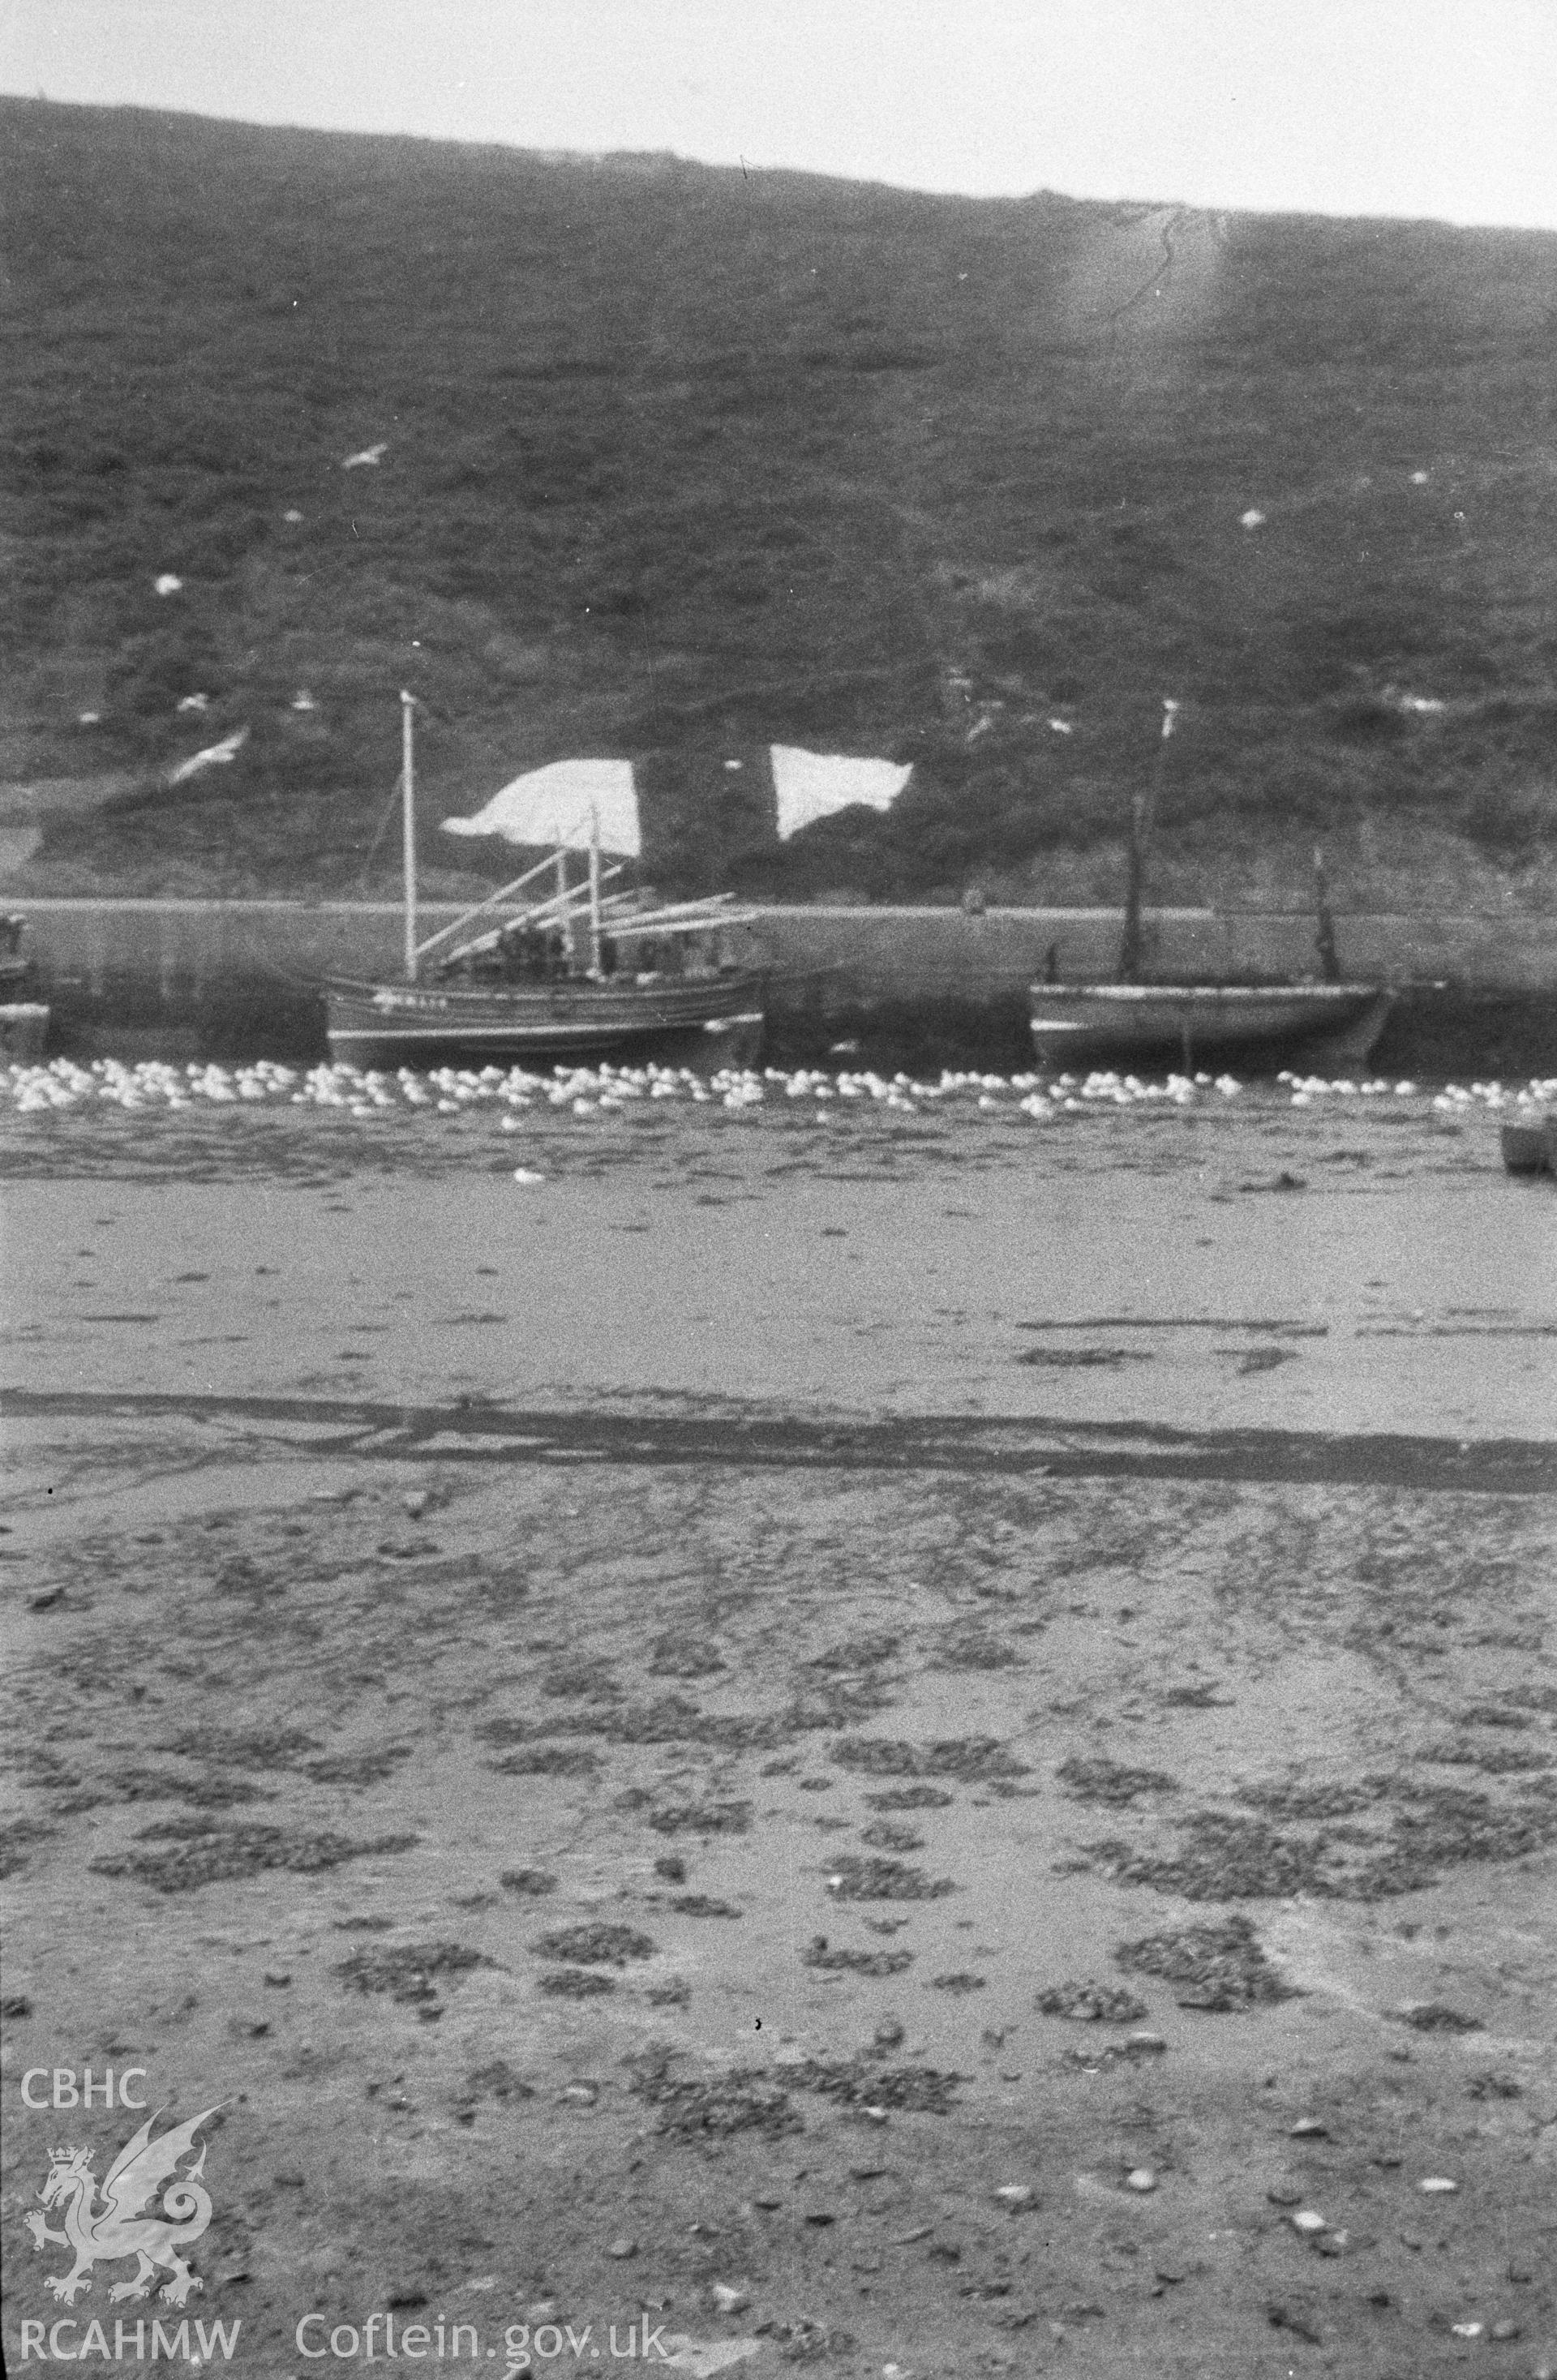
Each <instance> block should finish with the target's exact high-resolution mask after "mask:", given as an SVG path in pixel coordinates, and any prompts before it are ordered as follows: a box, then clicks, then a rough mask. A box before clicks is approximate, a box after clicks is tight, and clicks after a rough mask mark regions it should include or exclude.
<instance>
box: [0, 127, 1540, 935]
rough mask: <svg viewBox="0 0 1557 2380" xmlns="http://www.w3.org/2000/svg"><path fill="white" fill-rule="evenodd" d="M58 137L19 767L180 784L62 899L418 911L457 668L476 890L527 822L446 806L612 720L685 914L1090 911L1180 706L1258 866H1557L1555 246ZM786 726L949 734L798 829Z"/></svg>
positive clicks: (1172, 833)
mask: <svg viewBox="0 0 1557 2380" xmlns="http://www.w3.org/2000/svg"><path fill="white" fill-rule="evenodd" d="M0 134H3V138H0V154H3V156H4V159H5V165H4V182H5V191H4V203H5V208H6V221H7V233H6V249H7V261H8V266H9V273H10V279H11V290H12V303H11V308H10V311H9V314H8V318H7V321H6V331H5V336H6V362H5V371H6V388H7V392H8V395H7V400H6V432H7V435H6V459H7V462H8V466H9V471H10V476H11V479H12V481H13V485H14V490H15V503H14V507H13V514H12V528H11V537H10V543H9V558H10V567H9V570H8V573H7V588H8V594H7V597H6V604H7V611H6V619H5V623H4V636H5V658H6V678H7V683H8V686H9V689H10V690H9V693H8V695H7V697H6V716H5V717H4V719H0V728H3V729H4V731H5V739H6V747H7V752H6V765H5V767H4V770H3V774H4V775H5V776H6V778H8V779H10V780H12V781H25V782H29V783H38V782H39V781H45V780H88V779H96V780H102V779H104V778H110V777H112V778H115V779H116V780H117V782H118V783H120V785H121V788H123V790H121V793H120V795H119V796H118V798H117V799H116V801H115V802H113V803H112V804H111V805H110V807H108V808H107V809H106V810H103V811H99V812H97V813H96V814H94V815H77V816H75V817H73V818H71V819H69V820H66V819H65V818H63V817H61V818H59V819H57V820H55V823H54V824H52V825H51V827H50V829H49V832H48V834H47V836H46V838H45V842H44V844H43V849H42V850H41V852H40V853H39V854H38V856H36V858H35V859H34V860H33V861H32V862H31V863H30V868H29V869H28V870H27V871H25V873H24V876H23V877H22V878H19V879H16V880H14V881H15V882H16V883H17V886H18V889H26V888H27V886H28V885H33V886H37V887H40V888H41V887H43V885H45V884H47V883H49V882H53V883H55V884H59V885H68V886H69V887H70V888H71V889H84V886H85V881H86V878H85V876H84V875H83V873H82V871H83V870H84V871H88V872H90V874H91V876H93V877H94V878H95V880H97V881H98V882H99V883H101V884H102V885H103V887H104V888H105V889H112V888H113V887H114V886H115V885H119V886H121V887H123V888H124V889H134V890H141V891H152V890H157V889H170V890H182V889H193V888H194V887H195V886H197V885H199V884H206V885H209V886H211V887H212V888H213V889H217V888H220V889H225V890H228V891H232V892H237V891H241V890H251V889H254V888H256V887H260V886H265V885H273V886H275V887H277V888H283V887H290V888H298V887H303V886H312V887H317V888H318V889H320V890H327V891H336V892H339V891H350V890H351V889H353V887H355V886H356V885H357V884H358V883H359V882H360V881H364V880H367V879H368V877H371V880H372V881H373V882H374V883H375V884H376V885H379V886H383V885H384V884H387V883H388V882H390V881H391V880H392V878H393V869H394V865H395V848H396V843H395V835H394V834H393V833H391V834H390V835H389V836H387V837H386V838H385V839H384V840H383V843H382V844H381V845H380V846H379V848H378V849H377V851H376V852H375V851H374V849H373V845H374V837H375V834H376V833H377V832H378V831H379V829H380V826H381V822H382V820H383V807H384V802H385V797H386V795H387V794H388V793H389V792H390V790H391V788H392V786H393V783H394V778H395V768H396V765H397V757H398V752H397V739H398V708H397V704H396V701H395V694H396V689H397V688H398V687H399V686H401V685H402V684H407V685H410V686H413V687H415V688H416V689H417V690H418V691H419V692H420V694H421V695H422V696H423V697H424V698H425V699H426V702H427V705H428V710H427V723H426V726H425V730H424V735H423V743H422V750H421V759H422V766H423V772H424V783H425V787H426V802H425V816H424V825H425V832H424V844H425V848H426V854H427V857H428V860H429V862H430V863H433V864H441V865H442V866H443V867H444V868H445V869H468V868H471V867H473V866H474V867H478V868H480V867H484V866H486V865H487V862H488V856H489V855H487V853H486V851H485V847H484V846H476V847H472V846H470V845H468V844H467V845H462V846H459V847H458V848H457V850H456V849H455V848H454V847H453V846H451V845H450V844H448V842H447V840H446V839H441V838H440V837H439V836H438V834H437V832H436V824H435V822H436V820H437V819H438V818H439V817H441V816H444V815H447V814H450V813H454V812H460V811H465V810H468V809H469V808H471V807H474V806H475V805H476V804H478V803H479V802H480V800H482V799H484V798H485V797H486V795H487V794H489V793H490V792H491V791H492V790H493V787H494V786H495V785H496V784H498V783H501V782H503V780H504V779H505V777H507V776H508V775H511V774H513V773H514V772H515V771H517V770H518V769H520V768H522V767H525V766H527V765H532V764H537V763H539V762H541V761H543V760H546V759H555V758H559V757H563V756H565V755H568V754H573V753H582V752H614V753H624V754H628V755H631V756H632V757H634V758H635V759H637V760H638V761H639V763H640V764H641V765H640V784H641V787H642V789H643V802H644V810H645V818H646V826H647V832H648V836H649V842H650V850H649V854H648V862H649V867H650V869H651V873H652V875H653V877H654V879H655V880H656V881H658V882H660V883H661V884H662V885H664V886H666V887H667V888H668V887H670V886H685V887H697V888H702V887H705V886H709V885H712V884H721V885H724V884H730V885H736V886H739V887H741V888H743V889H745V890H748V891H750V892H760V893H766V894H769V895H773V896H779V897H799V896H804V895H805V894H807V893H809V892H818V891H821V890H823V889H834V888H839V889H841V888H851V889H853V890H855V891H858V892H869V893H872V894H875V895H877V896H881V897H887V896H892V895H897V896H900V897H906V896H922V895H927V894H939V895H946V894H948V893H950V894H955V892H957V891H958V890H960V889H961V887H962V886H963V885H964V884H966V883H967V882H968V881H970V880H975V879H978V880H983V881H985V882H989V883H993V884H996V885H1000V886H1004V887H1006V888H1007V889H1013V890H1015V889H1018V888H1021V887H1022V886H1024V885H1029V884H1030V885H1040V884H1041V882H1042V880H1043V869H1044V865H1045V858H1046V856H1050V857H1052V856H1054V855H1056V854H1064V853H1065V852H1071V853H1076V852H1086V851H1088V850H1089V849H1091V848H1093V847H1094V846H1100V845H1102V844H1111V843H1112V842H1113V839H1114V838H1116V836H1117V833H1118V829H1119V822H1120V818H1121V814H1122V808H1123V804H1124V800H1125V795H1126V794H1127V791H1128V788H1129V786H1130V785H1131V784H1132V783H1138V782H1139V781H1140V779H1141V778H1142V776H1143V775H1144V773H1145V771H1146V770H1147V769H1149V768H1150V762H1151V757H1152V753H1153V750H1154V739H1155V736H1156V731H1157V722H1158V720H1159V718H1160V715H1161V713H1160V704H1161V701H1162V698H1163V697H1164V696H1167V695H1172V696H1174V697H1175V698H1177V699H1178V700H1179V701H1180V702H1181V703H1182V705H1183V710H1182V712H1181V722H1182V730H1183V733H1182V738H1181V740H1179V741H1178V742H1177V743H1175V746H1174V754H1173V759H1174V767H1173V771H1172V775H1171V779H1170V783H1169V786H1168V792H1167V795H1166V798H1165V803H1164V809H1163V814H1162V831H1163V837H1164V843H1165V844H1167V845H1169V846H1170V847H1171V848H1172V849H1173V850H1174V852H1175V853H1177V854H1178V855H1180V856H1181V857H1182V856H1184V855H1188V856H1189V857H1190V859H1191V861H1193V862H1196V863H1198V864H1201V865H1203V866H1204V867H1205V868H1207V869H1208V870H1210V869H1222V870H1225V868H1227V867H1228V865H1229V864H1233V863H1235V862H1236V860H1237V858H1238V856H1239V855H1240V854H1243V855H1250V856H1253V855H1258V854H1261V853H1265V854H1269V853H1270V852H1271V851H1273V850H1277V849H1280V850H1281V851H1283V852H1288V853H1291V854H1293V855H1295V856H1296V860H1298V861H1301V860H1302V859H1304V858H1306V855H1307V851H1308V845H1309V844H1311V843H1312V842H1313V840H1314V839H1315V836H1316V834H1323V835H1324V836H1325V837H1326V838H1327V839H1330V840H1331V841H1332V843H1339V844H1340V845H1342V846H1343V847H1346V848H1349V847H1352V844H1353V843H1355V840H1356V836H1357V834H1358V833H1359V832H1361V831H1362V830H1365V829H1367V830H1369V831H1377V832H1384V833H1386V834H1387V835H1390V836H1393V839H1394V843H1395V844H1396V845H1397V846H1399V845H1401V844H1405V845H1409V843H1410V841H1411V838H1412V837H1413V835H1415V834H1417V833H1418V832H1419V833H1420V834H1422V835H1423V836H1438V837H1442V836H1445V835H1447V836H1450V837H1452V838H1454V839H1455V841H1456V843H1457V844H1458V845H1459V847H1461V848H1463V849H1466V851H1467V852H1469V851H1471V850H1473V849H1474V850H1475V851H1477V852H1479V854H1480V855H1481V856H1482V858H1483V859H1486V860H1490V861H1491V862H1493V863H1495V864H1497V865H1498V866H1500V867H1502V868H1507V869H1514V870H1517V869H1519V868H1530V867H1532V866H1534V865H1535V864H1537V863H1538V862H1539V860H1540V859H1541V856H1542V854H1543V851H1549V850H1550V846H1551V833H1552V829H1553V825H1554V823H1557V690H1554V662H1557V472H1554V470H1553V468H1552V455H1553V452H1554V451H1557V375H1554V371H1553V365H1554V362H1557V238H1552V237H1545V236H1542V235H1536V234H1522V233H1513V232H1509V233H1491V232H1465V231H1454V230H1450V229H1446V228H1443V227H1441V226H1434V225H1409V224H1369V223H1327V222H1320V221H1312V220H1303V219H1296V218H1250V217H1214V216H1210V215H1205V214H1201V213H1196V212H1185V211H1175V210H1173V209H1169V208H1165V207H1150V206H1147V205H1141V206H1105V205H1097V204H1077V203H1073V202H1071V201H1069V200H1064V199H1061V198H1056V197H1052V196H1050V195H1040V196H1039V197H1036V198H1033V199H1031V200H1022V201H1019V202H985V201H979V202H973V201H963V200H947V199H939V198H927V197H918V196H913V195H908V194H903V193H897V192H893V191H889V190H885V189H880V188H864V187H858V186H854V185H850V184H846V183H835V182H826V181H821V180H813V179H809V178H806V177H802V176H790V175H782V174H777V175H775V174H767V175H757V176H746V175H743V174H741V173H739V172H723V171H714V170H711V169H705V168H700V167H697V166H691V165H684V164H678V163H676V162H675V161H672V160H669V159H617V160H612V161H606V162H605V163H603V164H598V165H597V164H590V163H589V162H587V161H578V160H549V159H545V158H541V157H537V156H533V155H529V154H524V153H519V152H499V151H493V150H474V149H459V148H454V147H447V146H441V145H435V144H432V143H422V142H413V141H406V140H363V139H355V138H346V137H335V136H326V135H322V134H316V133H298V132H288V131H278V130H261V129H254V128H246V127H238V126H232V125H220V124H213V123H208V122H204V121H201V120H199V119H194V118H180V117H171V116H160V115H145V114H140V113H135V112H123V111H110V112H103V111H93V110H86V109H76V108H67V107H56V106H49V105H45V104H41V103H39V104H34V103H21V102H6V103H3V105H0ZM379 442H383V446H384V451H383V457H382V460H381V461H380V462H378V463H377V464H373V465H365V466H363V467H361V468H354V469H345V468H343V463H344V461H345V458H346V457H347V456H348V455H352V454H354V453H357V452H359V451H360V450H363V449H365V448H369V447H371V446H374V445H376V444H378V443H379ZM1251 513H1259V514H1260V515H1263V516H1264V517H1263V519H1262V521H1260V522H1259V523H1258V524H1255V525H1250V526H1246V525H1245V520H1244V516H1246V515H1248V514H1251ZM164 573H170V574H173V575H174V576H176V577H178V578H179V579H181V580H182V582H183V583H182V587H181V589H179V590H178V591H177V592H176V593H173V594H168V595H165V596H159V595H157V594H156V593H155V592H154V582H155V580H156V579H157V577H159V575H160V574H164ZM305 690H306V700H303V699H301V698H303V696H304V693H305ZM193 696H204V697H207V698H208V701H207V703H206V704H205V706H204V707H203V708H202V709H199V710H194V709H186V710H180V709H179V708H178V706H179V704H180V702H181V701H185V700H186V699H187V698H189V697H193ZM310 706H311V707H310ZM83 712H86V713H96V714H98V716H97V717H95V718H89V719H88V720H87V721H85V722H83V720H82V718H81V715H80V714H81V713H83ZM1053 722H1059V723H1058V725H1056V724H1054V723H1053ZM245 724H246V725H247V726H248V727H249V741H248V743H247V744H246V746H245V747H244V748H243V750H242V752H241V753H240V755H239V757H238V758H237V760H236V761H235V762H234V763H233V764H232V765H231V766H230V767H226V768H223V769H215V770H212V771H207V772H206V773H204V774H202V775H201V776H199V777H196V778H195V779H193V780H191V781H190V782H189V783H188V784H187V785H185V786H179V787H172V788H170V787H168V786H167V784H166V777H167V774H168V771H169V770H170V768H171V767H172V766H173V765H174V764H175V763H176V761H177V760H178V759H181V758H183V757H185V756H187V755H188V754H189V753H191V752H192V751H194V750H195V749H196V748H197V747H200V746H201V745H204V744H209V743H212V742H213V741H215V740H216V739H217V738H218V737H219V736H221V735H225V734H226V733H228V732H230V731H231V730H233V729H234V728H237V727H238V726H240V725H245ZM1064 730H1068V731H1069V732H1068V733H1067V732H1063V731H1064ZM771 738H776V739H778V740H781V741H794V742H797V743H803V744H807V745H810V746H813V747H819V748H831V749H843V750H855V751H861V752H880V753H884V754H888V755H891V756H893V757H895V758H898V759H913V760H914V761H915V762H916V763H917V764H918V765H917V768H916V773H915V777H914V779H913V781H912V783H911V786H910V789H909V791H908V793H907V794H906V795H905V796H904V798H903V799H902V801H901V802H900V804H899V806H898V808H897V811H896V813H895V814H894V816H892V817H890V818H887V819H879V818H876V817H874V816H873V815H871V814H869V813H863V814H862V813H858V812H853V813H849V814H846V815H845V816H844V817H842V818H840V819H838V820H833V821H830V822H828V823H826V824H824V825H822V826H820V827H818V828H816V829H813V830H812V831H811V832H809V834H807V835H806V836H804V837H802V838H801V839H800V840H799V842H797V844H793V845H791V846H790V847H788V849H787V850H782V851H781V849H780V848H779V846H778V845H777V844H775V843H774V842H773V840H772V831H771V815H770V812H769V808H768V802H769V799H770V794H769V788H768V785H767V782H766V778H765V773H764V771H763V769H762V767H761V766H760V759H759V756H760V753H761V750H762V747H763V746H764V745H765V743H766V742H767V741H768V740H769V739H771ZM732 758H740V759H744V760H745V761H746V762H747V763H748V765H747V766H745V767H744V768H743V769H741V770H740V771H733V770H730V769H728V768H726V767H725V766H724V763H725V762H726V761H727V760H729V759H732ZM1348 838H1351V839H1352V843H1348ZM440 842H442V844H443V847H442V849H440V848H439V845H440ZM490 858H491V864H492V866H493V868H497V867H499V866H503V865H505V863H506V859H507V855H506V854H505V853H498V852H495V851H494V852H493V853H492V854H491V855H490Z"/></svg>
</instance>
